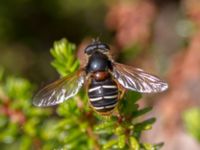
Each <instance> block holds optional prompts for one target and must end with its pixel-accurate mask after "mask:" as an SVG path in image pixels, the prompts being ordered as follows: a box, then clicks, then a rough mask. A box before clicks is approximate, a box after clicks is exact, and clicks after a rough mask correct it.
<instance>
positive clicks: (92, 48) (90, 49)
mask: <svg viewBox="0 0 200 150" xmlns="http://www.w3.org/2000/svg"><path fill="white" fill-rule="evenodd" d="M95 49H97V45H96V44H90V45H88V46H87V47H86V48H85V53H86V54H88V55H91V54H92V53H93V52H94V51H95Z"/></svg>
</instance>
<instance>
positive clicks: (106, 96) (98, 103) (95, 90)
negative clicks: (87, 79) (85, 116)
mask: <svg viewBox="0 0 200 150" xmlns="http://www.w3.org/2000/svg"><path fill="white" fill-rule="evenodd" d="M88 95H89V99H90V104H91V105H92V107H93V108H94V109H95V110H96V111H97V112H99V113H101V114H102V115H109V114H110V113H111V112H112V111H113V110H114V108H115V107H116V105H117V102H118V88H117V85H116V83H115V82H114V81H113V80H112V78H111V77H109V78H107V79H105V80H103V81H96V80H95V79H92V81H91V84H90V85H89V89H88Z"/></svg>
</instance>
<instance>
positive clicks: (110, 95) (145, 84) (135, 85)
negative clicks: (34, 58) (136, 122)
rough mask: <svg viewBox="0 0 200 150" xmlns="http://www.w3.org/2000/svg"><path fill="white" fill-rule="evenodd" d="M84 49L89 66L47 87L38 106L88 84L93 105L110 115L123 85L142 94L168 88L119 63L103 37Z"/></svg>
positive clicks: (56, 101)
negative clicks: (103, 41)
mask: <svg viewBox="0 0 200 150" xmlns="http://www.w3.org/2000/svg"><path fill="white" fill-rule="evenodd" d="M84 52H85V54H86V56H87V57H88V61H87V63H86V65H85V67H83V68H81V69H79V71H77V72H76V73H75V74H73V75H72V76H69V77H68V76H67V77H64V78H62V79H59V80H57V81H55V82H53V83H51V84H49V85H47V86H46V87H44V88H43V89H42V90H40V91H39V92H38V93H37V94H36V95H35V97H34V98H33V104H34V105H36V106H39V107H45V106H52V105H56V104H59V103H62V102H64V101H66V100H68V99H70V98H71V97H73V96H75V95H76V94H77V93H78V91H79V90H80V89H81V87H82V86H83V85H84V83H87V87H88V89H87V93H88V97H89V103H90V106H91V107H92V108H93V109H94V110H95V111H96V112H98V113H100V114H101V115H110V114H111V113H112V112H113V110H114V109H115V108H116V106H117V104H118V100H119V99H120V95H121V94H120V89H122V88H123V89H124V90H125V89H127V90H132V91H136V92H140V93H156V92H162V91H165V90H166V89H167V88H168V84H167V83H166V82H165V81H163V80H161V79H159V78H158V77H156V76H154V75H151V74H149V73H146V72H145V71H143V70H142V69H138V68H134V67H131V66H127V65H124V64H120V63H117V62H115V61H114V60H113V59H112V57H111V56H110V48H109V46H108V45H107V44H105V43H102V42H100V41H99V40H93V41H92V42H91V43H90V44H89V45H88V46H87V47H86V48H85V50H84Z"/></svg>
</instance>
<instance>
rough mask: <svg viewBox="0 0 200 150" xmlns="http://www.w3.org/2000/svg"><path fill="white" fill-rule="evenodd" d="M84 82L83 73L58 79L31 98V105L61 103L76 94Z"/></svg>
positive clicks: (42, 105)
mask: <svg viewBox="0 0 200 150" xmlns="http://www.w3.org/2000/svg"><path fill="white" fill-rule="evenodd" d="M84 81H85V71H79V72H77V73H76V74H74V75H72V76H69V77H64V78H62V79H59V80H57V81H55V82H53V83H51V84H49V85H47V86H46V87H44V88H43V89H41V90H40V91H39V92H38V93H37V94H36V95H35V96H34V98H33V104H34V105H35V106H39V107H45V106H53V105H56V104H59V103H62V102H64V101H66V100H68V99H69V98H71V97H73V96H74V95H76V94H77V93H78V91H79V90H80V88H81V87H82V86H83V84H84Z"/></svg>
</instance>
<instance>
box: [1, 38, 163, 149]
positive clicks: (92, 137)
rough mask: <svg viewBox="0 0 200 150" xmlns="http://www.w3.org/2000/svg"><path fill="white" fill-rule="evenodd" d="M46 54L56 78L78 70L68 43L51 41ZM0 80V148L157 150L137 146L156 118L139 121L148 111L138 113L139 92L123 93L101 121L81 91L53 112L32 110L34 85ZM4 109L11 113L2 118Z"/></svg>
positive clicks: (19, 81) (152, 146) (20, 80)
mask: <svg viewBox="0 0 200 150" xmlns="http://www.w3.org/2000/svg"><path fill="white" fill-rule="evenodd" d="M51 54H52V56H53V57H54V60H53V62H52V65H53V66H54V68H55V69H56V70H57V71H58V73H59V74H60V75H61V76H67V75H69V74H71V73H73V72H75V71H76V70H77V69H78V68H79V61H78V60H77V58H76V57H75V55H74V54H75V45H73V44H71V43H69V42H68V41H67V40H65V39H63V40H61V41H58V42H55V43H54V47H53V48H52V49H51ZM3 76H4V75H3V71H1V72H0V77H1V78H0V79H1V80H0V81H1V83H0V100H1V101H0V106H1V109H0V111H2V112H3V113H1V115H0V131H1V133H0V145H1V146H2V148H3V149H8V148H9V149H22V150H23V149H24V150H25V149H34V150H35V149H44V150H46V149H67V150H77V149H78V150H101V149H104V150H111V149H121V150H127V149H130V150H142V149H143V150H154V149H159V148H160V147H161V146H162V144H157V145H153V144H149V143H142V142H141V141H140V136H141V134H142V132H143V131H146V130H150V129H151V127H152V124H153V123H154V122H155V118H149V119H147V120H144V121H141V120H142V116H143V115H145V114H146V113H148V112H149V111H151V108H142V109H140V108H139V106H138V105H137V104H136V102H137V101H138V100H139V99H140V97H141V95H140V94H139V93H135V92H130V91H129V92H127V93H126V95H125V96H124V98H123V99H122V100H120V102H119V105H118V115H113V116H110V117H103V116H100V115H99V114H96V113H95V112H94V111H93V110H92V109H91V108H90V107H89V105H88V97H87V94H86V91H85V90H84V89H82V90H81V91H80V92H79V93H78V94H77V95H76V96H75V97H73V98H71V99H70V100H68V101H67V102H64V103H62V104H60V105H58V106H57V107H50V108H36V107H34V106H32V104H31V103H32V101H31V99H32V93H33V89H34V86H33V85H32V84H31V83H30V82H28V81H27V80H24V79H21V78H15V77H11V76H8V77H3ZM4 110H5V111H4ZM8 110H9V111H11V112H12V113H7V111H8ZM16 116H17V117H16ZM13 118H14V119H13ZM16 118H17V119H16Z"/></svg>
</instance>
